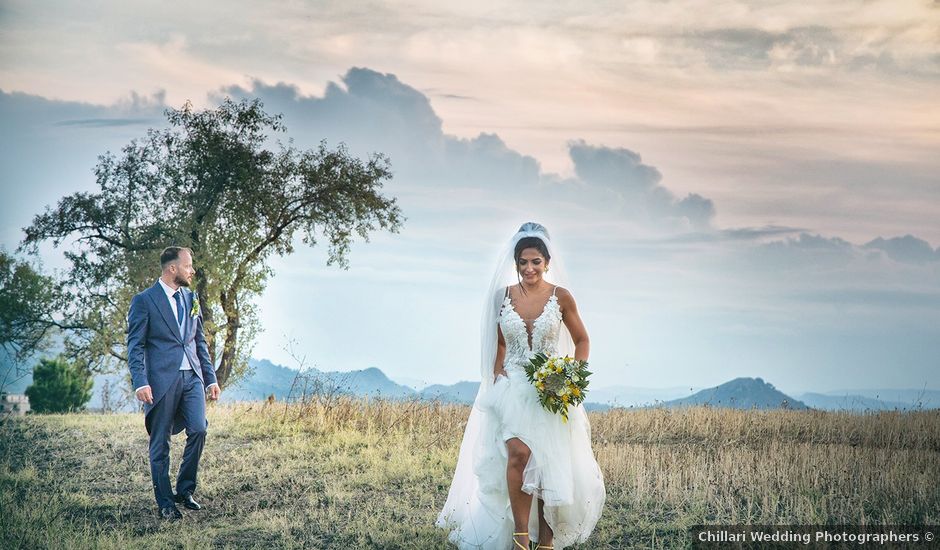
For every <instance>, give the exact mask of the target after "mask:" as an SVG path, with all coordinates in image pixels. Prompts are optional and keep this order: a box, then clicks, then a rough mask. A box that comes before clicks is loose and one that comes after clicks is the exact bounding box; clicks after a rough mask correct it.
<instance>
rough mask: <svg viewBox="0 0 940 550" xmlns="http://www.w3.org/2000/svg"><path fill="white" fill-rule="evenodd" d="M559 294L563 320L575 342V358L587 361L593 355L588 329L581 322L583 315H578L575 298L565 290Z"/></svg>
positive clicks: (559, 291) (561, 290)
mask: <svg viewBox="0 0 940 550" xmlns="http://www.w3.org/2000/svg"><path fill="white" fill-rule="evenodd" d="M557 292H558V305H559V306H560V307H561V314H562V320H563V321H564V323H565V327H566V328H567V329H568V332H569V333H570V334H571V340H572V341H573V342H574V358H575V359H579V360H581V361H587V359H588V356H589V355H591V340H590V338H588V333H587V329H586V328H584V322H583V321H581V315H579V314H578V305H577V304H576V303H575V302H574V296H572V295H571V293H570V292H568V291H567V290H565V289H564V288H560V287H559V288H558V291H557Z"/></svg>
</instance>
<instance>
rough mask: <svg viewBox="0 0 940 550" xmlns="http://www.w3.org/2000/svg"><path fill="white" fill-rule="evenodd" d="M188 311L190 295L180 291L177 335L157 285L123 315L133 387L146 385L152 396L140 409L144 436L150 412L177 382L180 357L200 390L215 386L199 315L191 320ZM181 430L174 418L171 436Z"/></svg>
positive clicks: (180, 420)
mask: <svg viewBox="0 0 940 550" xmlns="http://www.w3.org/2000/svg"><path fill="white" fill-rule="evenodd" d="M192 309H193V293H192V291H190V290H189V289H187V288H183V310H184V317H183V322H184V328H183V331H182V334H180V328H179V327H180V326H179V322H178V321H177V320H176V317H175V316H174V315H173V309H172V308H171V307H170V302H169V301H168V300H167V297H166V293H165V292H163V287H161V286H160V282H159V281H157V282H156V283H154V285H153V286H152V287H150V288H148V289H147V290H145V291H143V292H141V293H140V294H138V295H136V296H134V298H133V299H131V307H130V311H129V312H128V314H127V364H128V367H129V368H130V370H131V381H132V382H133V384H134V387H135V388H139V387H141V386H146V385H149V386H150V389H151V391H152V392H153V404H151V405H144V412H145V417H144V418H145V421H144V422H145V425H146V426H147V432H150V412H151V411H152V410H153V409H154V408H155V407H157V406H158V405H159V404H160V400H161V399H163V397H164V396H165V395H166V392H167V390H169V389H170V388H171V387H172V385H173V384H174V383H175V382H176V381H177V379H178V378H179V370H180V364H181V363H182V361H183V357H184V356H185V357H186V358H187V360H188V361H189V364H190V366H191V367H192V368H193V371H194V372H195V373H196V374H197V375H198V376H199V378H200V379H201V380H202V385H203V386H209V385H210V384H215V383H217V382H216V378H215V369H214V368H213V366H212V361H211V360H210V359H209V347H208V346H207V345H206V339H205V336H204V334H203V329H202V315H201V314H200V315H197V316H195V317H193V316H192V315H190V312H191V311H192ZM182 429H183V425H182V417H181V416H180V415H178V417H177V421H176V422H174V425H173V433H179V432H180V431H182Z"/></svg>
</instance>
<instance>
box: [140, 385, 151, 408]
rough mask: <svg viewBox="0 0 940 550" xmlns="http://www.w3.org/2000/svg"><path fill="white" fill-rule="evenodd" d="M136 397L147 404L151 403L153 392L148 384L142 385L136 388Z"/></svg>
mask: <svg viewBox="0 0 940 550" xmlns="http://www.w3.org/2000/svg"><path fill="white" fill-rule="evenodd" d="M137 399H139V400H140V401H143V402H144V403H146V404H148V405H153V392H152V391H151V390H150V386H144V387H142V388H140V389H139V390H137Z"/></svg>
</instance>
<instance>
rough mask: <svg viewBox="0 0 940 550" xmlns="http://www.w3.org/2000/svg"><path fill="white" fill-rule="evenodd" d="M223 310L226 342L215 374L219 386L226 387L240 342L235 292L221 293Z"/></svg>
mask: <svg viewBox="0 0 940 550" xmlns="http://www.w3.org/2000/svg"><path fill="white" fill-rule="evenodd" d="M220 297H221V300H220V301H221V302H222V311H223V312H224V313H225V317H226V320H227V322H226V324H225V344H224V345H223V346H222V360H221V361H220V362H219V368H218V370H216V371H215V376H216V378H217V379H218V381H219V386H220V387H222V388H225V384H226V382H227V381H228V379H229V376H231V375H232V368H233V367H234V366H235V346H236V344H237V343H238V325H239V323H238V306H237V305H236V304H235V292H234V291H229V292H222V293H221V296H220Z"/></svg>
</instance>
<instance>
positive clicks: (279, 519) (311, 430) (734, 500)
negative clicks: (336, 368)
mask: <svg viewBox="0 0 940 550" xmlns="http://www.w3.org/2000/svg"><path fill="white" fill-rule="evenodd" d="M468 412H469V409H468V408H467V407H464V406H458V405H441V404H436V403H424V402H384V401H372V402H368V401H362V400H355V399H347V398H336V399H329V400H325V401H321V402H317V401H312V402H308V403H304V404H293V405H284V404H280V403H274V404H261V403H253V404H237V405H228V406H214V407H211V408H210V411H209V422H210V426H209V439H208V442H207V446H206V451H205V455H204V457H203V470H202V473H201V479H200V488H199V491H198V493H199V497H200V498H201V499H202V500H203V503H204V504H206V510H205V511H203V512H199V513H187V514H186V518H185V520H184V521H183V522H181V523H178V524H165V523H161V522H159V521H158V520H157V519H156V518H155V517H154V509H153V504H152V494H151V493H150V481H149V469H148V466H147V453H146V434H145V432H144V430H143V427H142V420H141V418H140V417H139V416H137V415H106V416H101V415H87V414H86V415H65V416H35V417H27V418H25V419H20V420H16V421H14V422H7V423H5V424H4V426H3V427H2V429H0V539H2V540H3V541H4V542H5V543H12V544H13V546H14V547H16V546H22V547H29V548H43V547H49V548H53V547H54V548H85V547H99V548H123V547H127V546H140V545H146V546H148V547H176V548H180V547H182V548H205V547H220V548H225V547H232V548H236V547H270V546H278V547H286V548H292V547H297V548H302V547H304V548H441V547H444V546H446V534H445V533H444V532H442V531H440V530H438V529H436V528H434V527H433V522H434V519H435V518H436V515H437V511H438V509H439V507H440V506H441V504H442V503H443V501H444V498H445V497H446V494H447V488H448V486H449V483H450V477H451V475H452V473H453V468H454V465H455V461H456V456H457V450H458V446H459V442H460V438H461V436H462V434H463V428H464V424H465V422H466V417H467V414H468ZM590 418H591V423H592V427H593V440H594V450H595V454H596V456H597V459H598V463H599V464H600V466H601V470H602V471H603V472H604V475H605V478H606V483H607V490H608V501H607V506H606V508H605V511H604V515H603V517H602V518H601V521H600V523H599V524H598V526H597V528H596V530H595V532H594V534H593V536H592V537H591V539H590V540H589V541H588V543H586V544H585V545H583V547H584V548H651V547H652V548H673V547H683V546H686V545H688V544H689V542H690V541H689V538H688V535H687V530H688V528H689V527H690V526H691V525H694V524H698V523H719V524H720V523H765V524H791V525H792V524H856V523H866V524H867V523H931V524H936V523H938V520H940V517H938V511H940V489H938V487H937V483H936V472H938V471H940V411H919V412H912V413H891V412H888V413H878V414H869V415H850V414H839V413H824V412H815V411H772V412H765V411H737V410H730V409H709V408H692V409H684V410H664V409H650V410H614V411H610V412H606V413H591V415H590ZM182 444H183V438H182V437H179V438H176V440H175V441H174V445H173V450H172V453H173V457H174V459H178V457H179V456H180V454H181V451H182ZM3 547H4V548H6V547H8V544H5V545H3Z"/></svg>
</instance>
